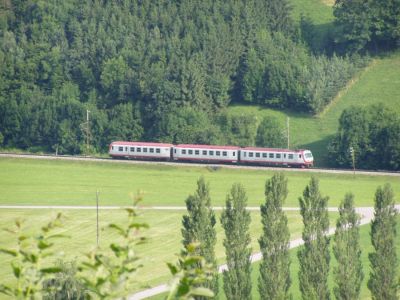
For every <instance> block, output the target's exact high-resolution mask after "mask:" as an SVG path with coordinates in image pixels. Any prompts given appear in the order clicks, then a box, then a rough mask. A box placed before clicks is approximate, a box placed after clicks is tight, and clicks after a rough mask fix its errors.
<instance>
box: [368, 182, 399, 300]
mask: <svg viewBox="0 0 400 300" xmlns="http://www.w3.org/2000/svg"><path fill="white" fill-rule="evenodd" d="M393 198H394V196H393V190H392V188H391V186H390V185H389V184H386V185H385V186H384V187H383V188H382V187H378V189H377V190H376V193H375V216H374V220H373V221H372V223H371V242H372V246H373V247H374V250H375V251H374V252H372V253H370V254H369V260H370V262H371V273H370V278H369V281H368V288H369V289H370V291H371V296H372V299H398V298H397V291H398V290H399V286H398V282H397V280H398V279H397V274H396V270H397V265H398V262H397V257H396V215H397V212H396V210H395V207H394V200H393Z"/></svg>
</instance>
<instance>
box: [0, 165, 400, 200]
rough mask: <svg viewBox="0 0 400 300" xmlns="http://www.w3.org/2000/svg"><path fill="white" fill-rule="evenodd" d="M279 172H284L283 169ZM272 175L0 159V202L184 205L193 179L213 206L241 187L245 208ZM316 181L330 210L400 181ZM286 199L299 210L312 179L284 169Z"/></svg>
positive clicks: (399, 187) (398, 188) (334, 177)
mask: <svg viewBox="0 0 400 300" xmlns="http://www.w3.org/2000/svg"><path fill="white" fill-rule="evenodd" d="M282 171H283V172H284V171H285V169H284V168H282ZM273 174H274V173H273V172H272V171H269V170H266V169H261V170H250V169H229V168H223V167H221V168H218V169H210V168H207V167H195V166H190V165H187V164H185V165H184V166H179V167H175V166H165V165H159V164H151V165H150V164H132V163H120V162H104V163H98V162H97V163H96V162H82V161H81V162H78V161H61V160H34V159H10V158H0V204H3V205H5V204H8V205H13V204H24V205H94V204H95V201H96V191H97V190H98V191H99V193H100V205H130V204H131V203H132V198H131V195H133V194H135V193H136V192H137V191H138V190H142V191H143V192H144V201H143V205H144V206H149V205H184V203H185V202H184V201H185V199H186V198H187V196H188V195H189V194H192V193H194V191H195V189H196V181H197V179H198V178H199V177H200V176H204V178H205V179H206V181H208V182H210V189H211V196H212V204H213V205H214V206H221V205H224V203H225V198H226V194H227V193H228V191H229V190H230V188H231V186H232V184H233V183H236V182H240V183H242V184H243V185H244V186H245V188H246V190H247V194H248V198H249V201H248V203H249V205H250V206H259V205H260V204H261V203H262V202H263V201H264V200H263V199H264V185H265V181H266V179H268V178H270V177H271V176H272V175H273ZM313 174H314V176H316V177H317V178H319V180H320V188H321V191H322V193H323V195H328V196H330V200H329V206H334V207H337V206H338V205H339V203H340V201H341V199H343V197H344V195H345V193H346V192H353V193H354V195H355V201H356V205H357V206H372V205H373V197H374V194H375V190H376V188H377V186H378V185H383V184H385V183H391V184H392V187H393V189H394V192H395V193H396V194H397V195H400V184H399V183H400V177H393V176H367V175H356V176H355V177H353V175H350V174H349V175H340V174H323V173H313ZM285 176H287V178H288V185H289V196H288V199H287V202H286V206H296V207H297V206H298V198H299V197H300V196H301V195H302V193H303V190H304V188H305V186H306V185H307V184H308V183H309V180H310V178H311V176H312V174H311V173H306V172H304V170H301V169H299V170H298V172H297V171H295V172H292V171H290V172H289V171H287V172H285Z"/></svg>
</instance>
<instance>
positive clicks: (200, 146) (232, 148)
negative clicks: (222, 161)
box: [174, 144, 240, 150]
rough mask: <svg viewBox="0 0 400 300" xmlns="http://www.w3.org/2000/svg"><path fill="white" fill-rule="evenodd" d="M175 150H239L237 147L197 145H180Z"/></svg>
mask: <svg viewBox="0 0 400 300" xmlns="http://www.w3.org/2000/svg"><path fill="white" fill-rule="evenodd" d="M174 147H175V148H192V149H221V150H239V149H240V147H237V146H218V145H197V144H179V145H176V146H174Z"/></svg>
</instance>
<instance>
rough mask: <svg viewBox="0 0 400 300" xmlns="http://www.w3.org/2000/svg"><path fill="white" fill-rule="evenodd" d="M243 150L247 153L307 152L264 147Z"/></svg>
mask: <svg viewBox="0 0 400 300" xmlns="http://www.w3.org/2000/svg"><path fill="white" fill-rule="evenodd" d="M241 150H246V151H269V152H295V153H298V152H303V151H307V150H304V149H296V150H291V149H282V148H262V147H244V148H242V149H241Z"/></svg>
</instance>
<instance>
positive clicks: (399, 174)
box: [0, 152, 400, 177]
mask: <svg viewBox="0 0 400 300" xmlns="http://www.w3.org/2000/svg"><path fill="white" fill-rule="evenodd" d="M2 157H9V158H30V159H50V160H51V159H57V160H76V161H93V162H112V163H125V164H158V165H167V166H180V167H193V166H194V167H208V168H213V169H219V168H229V169H250V170H269V171H293V172H310V173H330V174H347V175H366V176H395V177H400V172H396V171H385V170H355V171H354V170H350V169H335V168H317V167H313V168H304V169H302V168H290V167H271V166H254V165H251V166H250V165H243V164H235V165H233V164H232V165H230V164H215V163H213V164H208V163H192V162H171V161H148V160H128V159H113V158H109V157H95V156H82V155H55V154H28V153H12V152H0V158H2Z"/></svg>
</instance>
